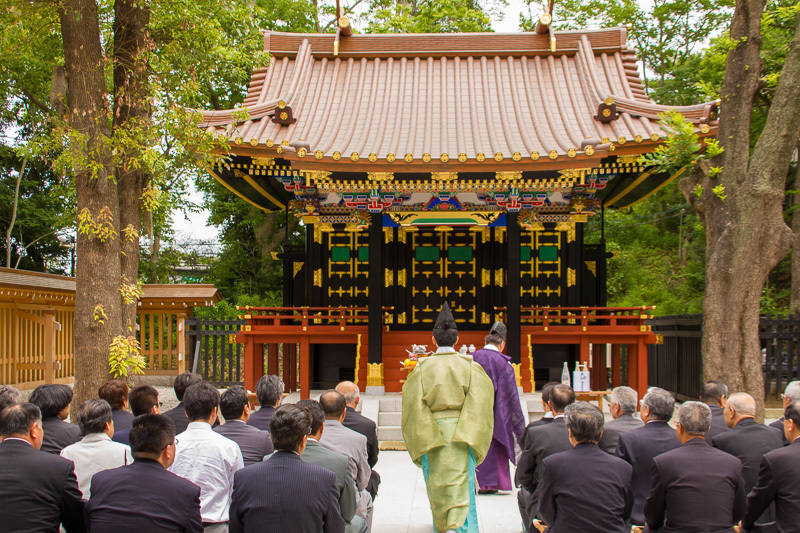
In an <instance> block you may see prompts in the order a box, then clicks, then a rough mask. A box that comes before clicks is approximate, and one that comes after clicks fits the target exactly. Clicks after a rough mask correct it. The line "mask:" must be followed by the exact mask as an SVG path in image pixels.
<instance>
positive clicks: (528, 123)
mask: <svg viewBox="0 0 800 533" xmlns="http://www.w3.org/2000/svg"><path fill="white" fill-rule="evenodd" d="M554 35H555V38H556V50H557V51H556V52H550V49H549V41H548V40H547V36H545V35H538V34H533V33H521V34H450V35H438V34H437V35H421V34H401V35H398V34H391V35H354V36H351V37H346V38H342V41H341V45H340V47H339V50H338V55H336V56H334V55H333V50H334V44H333V40H334V39H335V37H334V36H333V35H316V34H280V33H267V34H266V35H265V46H266V47H267V49H268V50H269V51H270V53H271V54H272V56H273V58H272V62H271V64H270V66H269V67H268V68H265V69H259V70H256V71H254V73H253V76H252V80H251V84H250V89H249V91H248V95H247V97H246V99H245V101H244V103H243V105H244V106H246V107H247V110H248V113H249V120H245V121H242V122H239V123H236V122H235V120H234V111H233V110H227V111H212V112H204V123H203V124H204V126H206V127H208V128H210V129H211V130H212V131H214V132H215V133H224V134H226V135H228V136H229V137H231V138H233V139H234V141H235V143H236V144H234V145H233V152H234V153H238V154H241V155H267V156H270V155H272V156H278V157H283V158H285V159H288V160H291V161H292V166H293V167H294V168H323V167H324V168H328V169H334V168H337V167H339V165H347V167H348V168H355V167H358V169H359V170H361V171H364V170H369V169H370V168H374V169H375V171H378V170H383V171H385V170H390V171H399V172H402V171H404V170H405V171H419V170H438V169H441V167H442V165H443V164H445V163H448V162H449V165H450V170H458V168H459V167H458V164H459V163H465V164H470V165H472V166H474V164H476V163H482V164H481V165H480V166H482V167H484V166H485V169H486V170H487V171H488V170H493V168H490V167H498V166H503V165H507V164H513V165H514V166H515V167H520V166H527V167H528V168H531V167H532V166H534V165H535V166H541V165H542V163H546V162H548V160H551V161H550V162H552V163H555V162H557V161H562V162H564V163H567V162H568V163H569V166H581V164H580V163H579V161H580V160H585V162H586V163H587V164H585V165H583V166H589V165H590V164H592V162H596V161H597V160H598V158H599V156H600V155H601V153H603V151H604V149H607V148H608V145H609V144H614V145H616V148H617V149H619V150H622V149H623V147H622V146H621V145H624V144H626V143H630V145H629V146H635V145H636V144H640V145H641V146H638V147H636V151H637V152H647V151H650V150H652V149H653V147H654V146H655V145H656V144H657V143H658V142H659V140H660V137H661V135H662V134H663V133H662V132H661V131H660V128H659V125H658V124H657V120H658V119H657V117H658V114H659V113H661V112H664V111H666V110H668V109H671V108H670V107H668V106H661V105H657V104H654V103H652V102H651V101H650V100H649V99H648V98H647V96H646V94H645V91H644V88H643V86H642V83H641V81H640V80H639V78H638V74H637V71H636V64H635V62H636V57H635V54H634V53H633V51H632V50H630V49H629V48H628V47H627V46H626V44H625V38H626V32H625V28H613V29H609V30H599V31H590V32H589V31H583V32H581V31H575V32H555V33H554ZM604 105H605V107H603V106H604ZM603 109H608V112H607V114H608V115H611V117H610V119H607V120H605V121H602V120H601V119H602V118H603V117H601V116H600V114H601V113H602V111H603ZM675 109H676V110H678V111H680V112H682V113H683V114H684V116H686V117H687V118H688V119H689V120H691V121H692V122H694V123H695V124H697V126H698V131H702V135H711V134H713V133H715V131H716V105H715V104H713V103H709V104H703V105H698V106H690V107H679V108H675ZM283 111H288V120H284V121H278V122H276V121H275V120H273V117H274V116H275V115H276V113H277V114H279V115H280V114H281V112H283ZM617 113H618V115H617ZM614 117H616V119H614ZM277 118H278V117H276V119H277ZM292 119H296V121H295V122H294V123H289V122H291V120H292ZM280 122H284V123H283V124H281V123H280ZM588 146H591V148H588V149H587V147H588ZM631 151H632V150H631ZM540 159H541V161H539V160H540ZM535 161H539V163H534V162H535ZM454 164H455V166H453V165H454ZM561 166H564V165H563V164H562V165H561ZM341 168H344V166H342V167H341Z"/></svg>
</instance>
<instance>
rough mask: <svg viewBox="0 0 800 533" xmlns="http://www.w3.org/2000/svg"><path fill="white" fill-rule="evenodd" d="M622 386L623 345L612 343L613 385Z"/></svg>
mask: <svg viewBox="0 0 800 533" xmlns="http://www.w3.org/2000/svg"><path fill="white" fill-rule="evenodd" d="M620 386H622V345H620V344H612V345H611V387H612V388H616V387H620Z"/></svg>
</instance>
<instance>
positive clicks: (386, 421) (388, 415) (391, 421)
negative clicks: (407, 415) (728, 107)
mask: <svg viewBox="0 0 800 533" xmlns="http://www.w3.org/2000/svg"><path fill="white" fill-rule="evenodd" d="M402 418H403V414H402V413H400V412H395V411H381V412H380V413H378V426H381V427H383V426H399V425H400V420H402Z"/></svg>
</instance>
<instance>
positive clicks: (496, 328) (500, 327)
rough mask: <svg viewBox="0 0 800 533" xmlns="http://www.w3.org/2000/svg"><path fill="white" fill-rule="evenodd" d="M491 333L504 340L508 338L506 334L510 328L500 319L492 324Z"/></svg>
mask: <svg viewBox="0 0 800 533" xmlns="http://www.w3.org/2000/svg"><path fill="white" fill-rule="evenodd" d="M489 333H491V334H492V335H497V336H498V337H500V338H501V339H503V340H506V335H507V334H508V330H507V329H506V325H505V324H503V323H502V322H500V321H497V322H495V323H494V324H493V325H492V329H490V330H489Z"/></svg>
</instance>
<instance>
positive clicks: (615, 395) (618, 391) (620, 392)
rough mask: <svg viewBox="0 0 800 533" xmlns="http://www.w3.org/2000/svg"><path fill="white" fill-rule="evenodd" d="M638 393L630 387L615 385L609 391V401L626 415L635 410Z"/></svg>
mask: <svg viewBox="0 0 800 533" xmlns="http://www.w3.org/2000/svg"><path fill="white" fill-rule="evenodd" d="M638 400H639V395H638V394H637V393H636V391H635V390H633V389H632V388H630V387H616V388H615V389H614V390H613V391H611V400H610V401H611V402H612V403H615V404H617V405H619V408H620V409H621V410H622V412H623V413H624V414H626V415H632V414H633V413H635V412H636V402H637V401H638Z"/></svg>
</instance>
